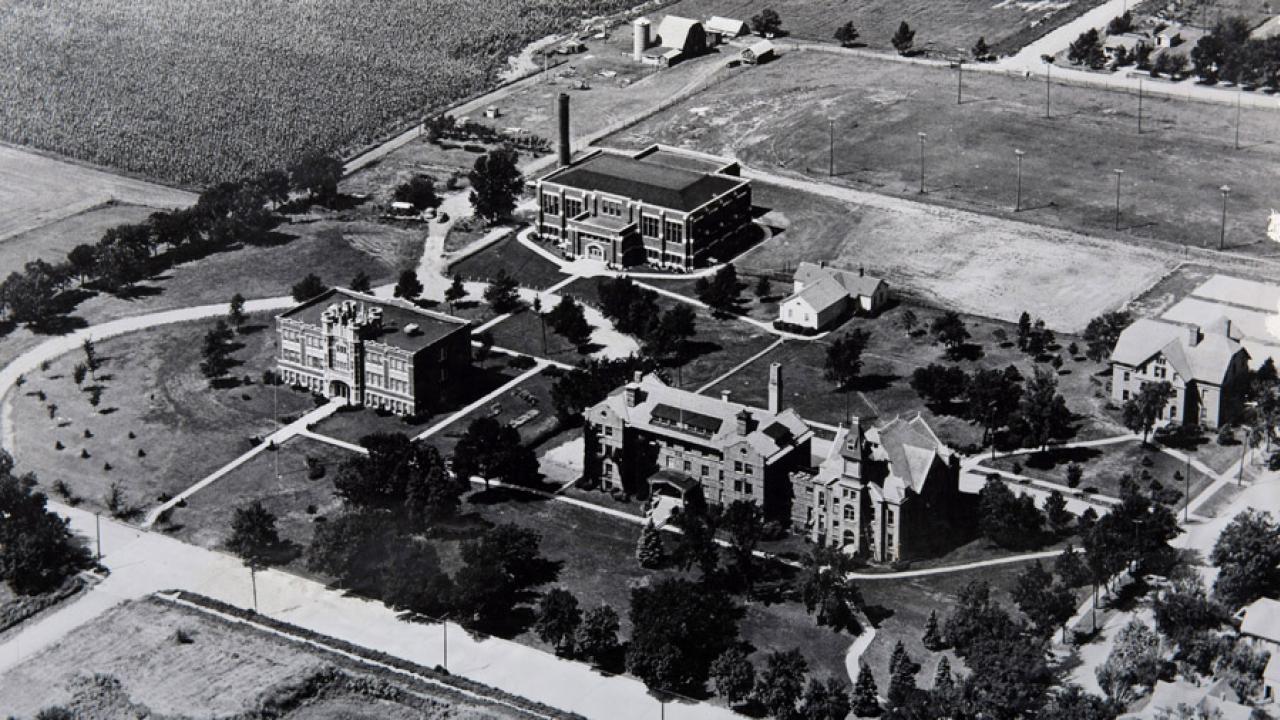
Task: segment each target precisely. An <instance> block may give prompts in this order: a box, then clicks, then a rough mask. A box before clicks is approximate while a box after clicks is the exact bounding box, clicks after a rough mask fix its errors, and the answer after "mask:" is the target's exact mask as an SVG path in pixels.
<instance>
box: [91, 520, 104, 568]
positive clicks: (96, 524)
mask: <svg viewBox="0 0 1280 720" xmlns="http://www.w3.org/2000/svg"><path fill="white" fill-rule="evenodd" d="M93 534H94V535H95V536H96V537H97V545H98V557H97V558H96V559H97V560H99V561H101V560H102V516H101V515H99V514H98V513H94V514H93Z"/></svg>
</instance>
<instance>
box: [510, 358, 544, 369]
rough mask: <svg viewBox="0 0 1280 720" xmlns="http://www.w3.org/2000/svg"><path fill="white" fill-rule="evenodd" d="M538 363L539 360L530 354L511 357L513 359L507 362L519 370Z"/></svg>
mask: <svg viewBox="0 0 1280 720" xmlns="http://www.w3.org/2000/svg"><path fill="white" fill-rule="evenodd" d="M537 364H538V361H537V360H534V359H533V358H531V357H529V356H528V355H517V356H515V357H513V358H511V360H509V361H508V362H507V365H510V366H511V367H513V368H515V369H517V370H528V369H529V368H531V367H533V366H534V365H537Z"/></svg>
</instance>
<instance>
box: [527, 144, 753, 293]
mask: <svg viewBox="0 0 1280 720" xmlns="http://www.w3.org/2000/svg"><path fill="white" fill-rule="evenodd" d="M738 174H739V167H738V164H737V163H736V162H733V161H731V160H725V159H722V158H713V157H710V156H707V155H702V154H700V153H691V152H686V151H681V150H676V149H673V148H668V147H663V146H657V145H655V146H653V147H650V148H647V149H645V150H642V151H640V152H638V153H634V154H627V153H623V152H618V151H613V150H598V151H596V152H593V153H591V154H589V155H587V156H586V157H584V158H582V159H580V160H578V161H576V162H573V163H572V164H569V165H567V166H565V167H561V168H558V169H557V170H555V171H553V172H551V173H549V174H548V175H546V176H545V177H543V178H542V179H541V180H539V181H538V183H537V196H538V218H537V229H538V234H539V237H540V238H541V239H542V240H544V241H546V242H549V243H551V244H553V245H555V246H556V247H557V248H558V249H559V250H560V252H561V253H562V254H563V255H564V256H565V257H568V258H580V257H581V258H590V259H594V260H599V261H601V262H603V263H605V264H607V265H609V266H613V267H626V266H630V265H640V264H645V263H648V264H651V265H657V266H661V267H669V268H674V269H678V270H689V269H691V268H694V267H697V266H699V265H704V264H706V263H707V260H708V258H710V257H713V253H714V252H715V249H716V247H717V246H718V245H719V244H720V243H722V242H724V241H725V240H727V239H730V238H732V237H733V236H735V235H736V234H737V233H739V232H741V231H742V230H743V229H744V228H746V227H747V226H748V225H749V224H750V222H751V183H750V182H749V181H747V180H744V179H743V178H741V177H738Z"/></svg>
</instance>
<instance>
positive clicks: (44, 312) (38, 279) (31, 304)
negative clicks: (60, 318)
mask: <svg viewBox="0 0 1280 720" xmlns="http://www.w3.org/2000/svg"><path fill="white" fill-rule="evenodd" d="M61 290H62V281H61V279H60V278H59V277H58V274H57V273H56V272H55V271H54V269H53V267H52V266H50V265H49V264H48V263H43V262H41V261H34V262H29V263H27V264H26V266H25V267H24V268H23V271H22V272H14V273H10V274H9V277H8V278H6V279H5V281H4V284H3V285H2V286H0V298H2V299H3V304H4V306H5V307H7V308H8V309H9V317H10V318H11V319H12V320H13V321H14V322H17V323H25V324H26V325H28V326H35V325H39V324H41V323H43V322H46V321H48V320H49V319H50V318H51V317H53V315H54V314H55V312H56V310H57V302H56V300H57V296H58V293H59V292H61Z"/></svg>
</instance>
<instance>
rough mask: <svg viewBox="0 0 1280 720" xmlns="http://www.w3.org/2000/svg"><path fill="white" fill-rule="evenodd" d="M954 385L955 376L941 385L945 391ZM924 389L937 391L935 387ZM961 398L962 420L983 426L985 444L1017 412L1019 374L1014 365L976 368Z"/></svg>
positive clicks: (1020, 380)
mask: <svg viewBox="0 0 1280 720" xmlns="http://www.w3.org/2000/svg"><path fill="white" fill-rule="evenodd" d="M948 372H949V371H948ZM913 380H914V377H913ZM956 384H957V383H956V382H955V379H954V376H952V377H951V379H949V380H946V381H945V383H944V385H945V387H947V388H948V390H951V389H954V388H955V385H956ZM926 387H928V388H929V389H930V390H931V391H936V388H935V387H934V386H929V385H927V386H926ZM964 396H965V412H964V414H965V418H966V419H968V420H969V421H970V422H972V423H973V424H975V425H980V426H981V427H982V443H983V444H984V445H985V444H986V443H987V442H989V441H990V440H991V437H992V434H993V433H995V432H996V431H997V430H999V429H1000V428H1002V427H1004V426H1005V425H1007V424H1009V421H1010V420H1011V419H1012V418H1013V416H1014V414H1015V413H1016V412H1017V410H1018V401H1019V399H1020V398H1021V397H1022V373H1020V372H1018V368H1016V367H1014V366H1013V365H1009V366H1008V367H1006V368H1005V369H1004V370H995V369H986V368H978V369H977V370H974V371H973V375H972V376H971V377H970V378H969V379H968V380H967V381H966V382H965V383H964Z"/></svg>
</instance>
